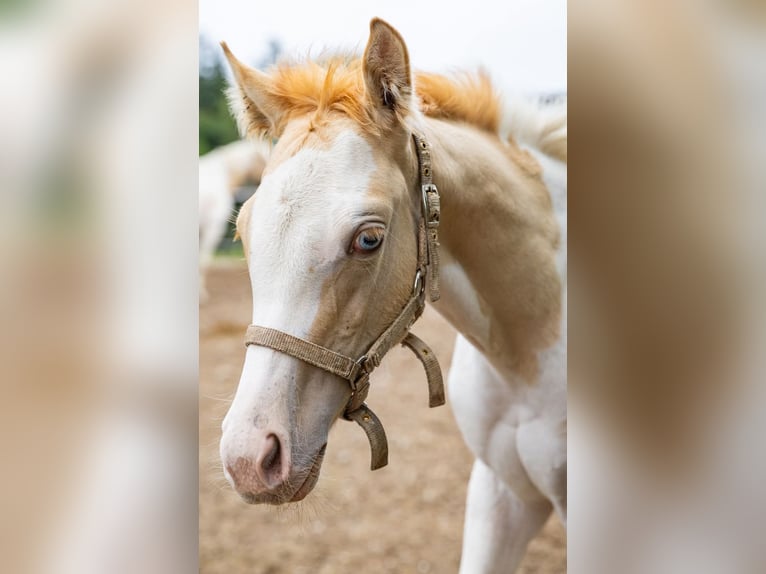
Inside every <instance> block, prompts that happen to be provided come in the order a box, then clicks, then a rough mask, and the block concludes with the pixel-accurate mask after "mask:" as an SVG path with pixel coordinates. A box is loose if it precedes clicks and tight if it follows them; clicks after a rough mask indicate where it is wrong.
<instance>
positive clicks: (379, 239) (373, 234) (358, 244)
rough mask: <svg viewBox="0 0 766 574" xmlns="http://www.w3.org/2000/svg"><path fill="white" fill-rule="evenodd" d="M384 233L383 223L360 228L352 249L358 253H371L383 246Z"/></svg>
mask: <svg viewBox="0 0 766 574" xmlns="http://www.w3.org/2000/svg"><path fill="white" fill-rule="evenodd" d="M384 235H385V229H384V228H383V226H382V225H376V226H374V227H367V228H364V229H360V230H359V231H358V232H357V234H356V237H354V242H353V244H352V245H351V249H352V251H355V252H356V253H371V252H373V251H375V250H376V249H377V248H378V247H380V246H381V244H382V243H383V237H384Z"/></svg>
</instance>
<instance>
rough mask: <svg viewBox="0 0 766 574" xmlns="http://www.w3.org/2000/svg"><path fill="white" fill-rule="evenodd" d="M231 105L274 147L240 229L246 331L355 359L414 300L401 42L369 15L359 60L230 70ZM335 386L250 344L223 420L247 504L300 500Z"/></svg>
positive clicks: (331, 412) (327, 423)
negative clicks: (251, 328)
mask: <svg viewBox="0 0 766 574" xmlns="http://www.w3.org/2000/svg"><path fill="white" fill-rule="evenodd" d="M223 48H224V51H225V52H226V56H227V58H228V60H229V63H230V65H231V67H232V70H233V72H234V76H235V78H236V86H234V87H233V89H232V93H231V104H232V108H233V109H234V112H235V115H236V116H237V120H238V123H239V126H240V130H241V131H242V132H243V133H244V134H245V135H250V136H253V135H267V136H269V137H274V138H278V143H277V144H276V146H275V148H274V150H273V153H272V156H271V158H270V159H269V162H268V165H267V166H266V169H265V171H264V175H263V178H262V181H261V185H260V187H259V188H258V191H257V193H256V194H255V195H254V196H253V197H252V198H251V199H250V200H248V202H247V203H246V204H245V205H244V206H243V208H242V211H241V212H240V215H239V218H238V221H237V229H238V232H239V235H240V237H241V238H242V242H243V245H244V250H245V255H246V258H247V263H248V267H249V273H250V281H251V284H252V294H253V317H252V322H253V324H257V325H261V326H265V327H271V328H274V329H278V330H280V331H284V332H286V333H289V334H292V335H295V336H297V337H301V338H304V339H307V340H309V341H312V342H315V343H318V344H320V345H322V346H324V347H327V348H329V349H333V350H335V351H337V352H340V353H343V354H345V355H347V356H350V357H359V356H361V355H362V354H363V353H364V352H365V351H366V350H367V348H368V347H369V346H370V344H371V343H372V342H373V341H374V340H375V339H376V338H377V337H378V335H380V334H381V332H382V331H384V330H385V329H386V327H387V326H388V325H389V324H390V323H391V321H392V320H393V319H394V318H395V317H396V316H397V315H398V313H399V312H400V311H401V309H402V306H403V305H404V304H405V303H406V301H407V300H408V298H409V296H410V294H411V292H412V280H413V277H414V275H415V268H416V265H417V263H416V258H417V245H416V233H415V230H416V222H417V217H418V215H417V214H418V213H419V209H420V207H419V201H420V196H419V194H418V193H416V191H415V181H416V178H417V163H416V158H415V155H414V151H413V149H412V147H411V146H412V144H411V137H410V131H409V129H408V128H407V123H408V122H411V121H413V115H414V114H415V113H416V112H415V111H414V108H415V105H414V103H413V89H412V80H411V74H410V66H409V60H408V55H407V49H406V46H405V44H404V42H403V40H402V38H401V36H400V35H399V34H398V33H397V32H396V31H395V30H394V29H393V28H391V27H390V26H389V25H388V24H386V23H384V22H382V21H380V20H377V19H376V20H373V21H372V23H371V25H370V38H369V42H368V44H367V48H366V50H365V53H364V56H363V58H362V59H361V60H353V61H345V60H343V59H336V60H330V61H328V62H326V63H324V64H319V63H314V62H309V63H305V64H300V65H297V66H281V67H277V68H275V69H273V70H272V71H271V72H270V73H268V74H267V73H263V72H259V71H257V70H253V69H251V68H248V67H246V66H244V65H243V64H242V63H240V62H239V61H238V60H237V59H236V58H235V57H234V56H233V55H232V54H231V52H230V51H229V50H228V48H227V47H226V46H225V45H223ZM350 392H351V391H350V387H349V384H348V382H346V381H345V380H343V379H341V378H339V377H337V376H335V375H333V374H330V373H328V372H325V371H324V370H322V369H319V368H316V367H312V366H310V365H308V364H306V363H303V362H301V361H300V360H298V359H295V358H293V357H291V356H288V355H286V354H282V353H278V352H276V351H273V350H270V349H267V348H265V347H261V346H255V345H251V346H249V347H247V350H246V353H245V363H244V367H243V369H242V375H241V378H240V381H239V386H238V388H237V392H236V396H235V398H234V401H233V403H232V405H231V407H230V409H229V412H228V413H227V415H226V418H225V419H224V421H223V436H222V438H221V458H222V462H223V466H224V469H225V475H226V477H227V479H228V480H229V482H230V483H231V484H232V485H233V486H234V488H235V489H236V490H237V492H238V493H239V494H240V495H241V496H242V497H243V498H244V499H245V500H246V501H248V502H252V503H261V502H266V503H272V504H281V503H285V502H292V501H297V500H301V499H302V498H304V497H305V496H306V495H307V494H308V493H309V492H310V491H311V489H312V488H313V487H314V485H315V484H316V480H317V478H318V475H319V469H320V466H321V463H322V457H323V454H324V450H325V446H326V444H327V435H328V432H329V429H330V427H331V425H332V424H333V422H334V421H335V420H337V419H338V417H339V416H340V415H341V414H342V413H343V410H344V407H345V406H346V403H347V402H348V400H349V397H350Z"/></svg>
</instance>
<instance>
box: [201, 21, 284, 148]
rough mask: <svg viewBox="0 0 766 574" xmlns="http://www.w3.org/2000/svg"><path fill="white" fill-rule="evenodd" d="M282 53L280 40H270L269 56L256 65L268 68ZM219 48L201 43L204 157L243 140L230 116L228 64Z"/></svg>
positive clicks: (204, 40) (267, 51)
mask: <svg viewBox="0 0 766 574" xmlns="http://www.w3.org/2000/svg"><path fill="white" fill-rule="evenodd" d="M281 53H282V45H281V44H280V42H279V41H278V40H270V41H269V42H268V44H267V49H266V55H265V56H264V57H263V58H261V59H260V60H259V61H258V62H257V63H256V65H255V67H256V68H261V69H263V68H266V67H268V66H269V65H271V64H273V63H274V62H276V60H277V58H278V57H279V55H280V54H281ZM221 54H222V52H221V49H220V47H218V45H217V44H213V43H211V42H210V41H209V40H208V39H206V38H204V37H202V36H201V37H200V40H199V154H200V155H204V154H206V153H207V152H209V151H210V150H212V149H214V148H217V147H218V146H222V145H225V144H227V143H229V142H232V141H234V140H236V139H238V138H239V133H238V132H237V127H236V125H235V123H234V120H233V119H232V117H231V114H230V113H229V107H228V104H227V103H226V95H225V90H226V87H227V86H228V80H227V76H226V64H225V63H224V60H223V58H222V55H221Z"/></svg>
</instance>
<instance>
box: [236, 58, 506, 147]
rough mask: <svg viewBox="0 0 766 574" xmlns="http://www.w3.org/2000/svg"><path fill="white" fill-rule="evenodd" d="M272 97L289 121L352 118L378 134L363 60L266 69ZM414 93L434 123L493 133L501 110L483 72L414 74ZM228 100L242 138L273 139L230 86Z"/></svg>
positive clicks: (240, 93) (251, 107)
mask: <svg viewBox="0 0 766 574" xmlns="http://www.w3.org/2000/svg"><path fill="white" fill-rule="evenodd" d="M269 77H270V80H271V88H270V92H271V96H272V97H274V98H276V99H277V100H279V101H280V102H281V108H282V109H285V110H290V111H289V115H290V116H298V115H306V114H312V113H313V116H312V118H313V119H312V124H313V123H321V122H322V121H323V120H324V119H326V118H327V116H328V115H330V114H332V113H333V112H336V113H341V114H343V115H346V116H348V117H350V118H351V119H353V120H354V121H355V122H357V123H358V124H359V125H360V126H361V127H362V128H363V129H365V130H366V131H369V132H376V131H377V129H378V124H377V122H376V121H375V110H374V109H373V107H372V105H371V102H369V101H368V99H367V98H366V95H365V84H364V77H363V72H362V60H361V59H360V58H358V57H350V56H344V55H340V56H337V55H336V56H332V57H328V58H323V59H321V60H317V61H311V60H306V61H303V62H297V63H296V62H293V63H283V64H279V65H276V66H274V67H273V68H272V69H270V70H269ZM415 91H416V94H417V96H418V100H419V107H420V110H421V112H422V113H424V114H425V115H426V116H429V117H432V118H442V119H446V120H451V121H455V122H465V123H468V124H471V125H473V126H475V127H477V128H479V129H481V130H484V131H487V132H490V133H494V134H497V133H498V130H499V127H500V116H501V110H502V106H501V103H500V98H499V96H498V94H497V93H496V92H495V89H494V87H493V86H492V83H491V82H490V79H489V77H488V76H487V74H486V73H484V72H479V73H477V74H468V73H461V74H455V75H454V76H451V77H449V76H444V75H440V74H431V73H423V72H418V73H416V74H415ZM229 99H230V103H231V107H232V110H233V111H234V115H235V119H236V120H237V123H238V124H239V126H240V130H241V132H242V135H243V136H246V137H253V136H255V137H263V136H272V137H273V136H276V135H278V134H274V133H272V126H271V125H270V123H269V121H268V120H267V118H266V117H265V116H263V115H262V114H261V113H260V112H259V111H258V110H257V108H256V106H255V105H254V104H253V102H252V101H250V99H249V98H248V97H247V95H246V94H245V93H244V91H243V90H242V89H241V88H239V87H237V86H232V88H231V89H230V91H229Z"/></svg>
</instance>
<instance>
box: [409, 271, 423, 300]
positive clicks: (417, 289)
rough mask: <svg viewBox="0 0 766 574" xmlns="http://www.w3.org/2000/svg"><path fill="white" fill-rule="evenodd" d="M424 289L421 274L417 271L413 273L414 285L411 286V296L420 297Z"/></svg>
mask: <svg viewBox="0 0 766 574" xmlns="http://www.w3.org/2000/svg"><path fill="white" fill-rule="evenodd" d="M425 289H426V284H425V281H423V272H422V271H421V270H420V269H418V271H417V273H415V283H413V284H412V294H413V295H422V294H423V291H425Z"/></svg>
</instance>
